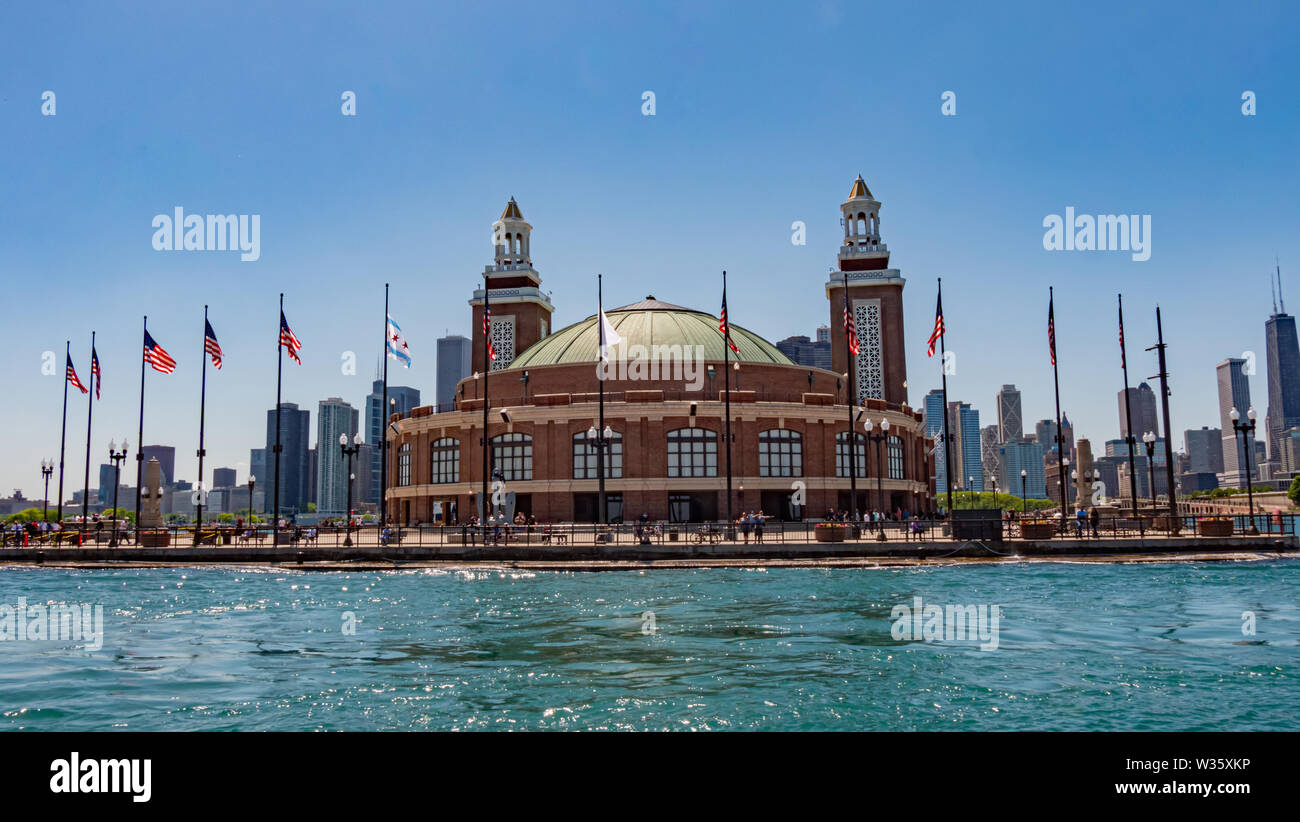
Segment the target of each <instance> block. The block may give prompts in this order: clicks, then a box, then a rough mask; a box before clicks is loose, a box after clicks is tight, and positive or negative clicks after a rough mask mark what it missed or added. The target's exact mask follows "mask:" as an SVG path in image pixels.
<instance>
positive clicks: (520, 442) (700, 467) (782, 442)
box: [397, 428, 906, 485]
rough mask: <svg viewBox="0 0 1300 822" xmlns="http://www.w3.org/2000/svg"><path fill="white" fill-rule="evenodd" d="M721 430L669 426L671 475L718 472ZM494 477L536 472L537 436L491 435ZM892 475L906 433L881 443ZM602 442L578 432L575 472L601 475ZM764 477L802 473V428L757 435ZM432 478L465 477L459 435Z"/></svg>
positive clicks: (857, 444) (618, 437)
mask: <svg viewBox="0 0 1300 822" xmlns="http://www.w3.org/2000/svg"><path fill="white" fill-rule="evenodd" d="M718 438H719V437H718V434H717V432H715V431H712V430H710V429H707V428H678V429H675V430H673V431H669V432H668V436H667V449H666V453H667V458H668V460H667V461H668V476H669V477H716V476H717V475H718ZM853 439H854V442H853V446H852V450H853V471H854V473H855V474H856V475H857V476H859V477H866V476H868V474H867V446H868V440H867V437H866V436H865V435H863V434H858V433H854V435H853ZM491 445H492V477H493V479H500V480H503V481H506V482H510V481H514V480H530V479H532V478H533V438H532V437H530V436H528V435H527V434H517V433H512V434H500V435H498V436H495V437H493V438H492V441H491ZM882 446H883V448H884V457H885V459H886V468H887V471H888V473H887V474H886V475H885V476H887V477H888V478H889V479H897V480H901V479H905V478H906V470H905V466H906V459H905V454H904V450H903V440H902V438H901V437H896V436H890V437H888V438H887V439H886V441H885V442H884V443H882ZM601 448H602V445H601V444H600V443H598V442H597V441H595V440H592V439H590V438H589V437H588V436H587V434H586V433H585V432H579V433H577V434H574V435H573V448H572V453H573V478H574V479H597V478H598V476H599V473H598V471H597V463H596V459H597V452H598V451H600V450H601ZM603 450H604V452H605V477H606V478H607V479H619V478H621V477H622V476H623V435H622V434H620V433H618V432H614V434H613V435H612V436H611V437H609V438H607V439H605V441H604V443H603ZM849 450H850V446H849V434H848V432H840V433H839V434H836V435H835V476H837V477H847V476H849ZM758 475H759V476H760V477H801V476H803V436H802V435H801V434H800V433H799V432H798V431H790V430H788V429H784V428H772V429H769V430H767V431H762V432H760V433H759V435H758ZM429 482H431V483H433V484H443V483H453V482H460V441H459V440H457V439H455V438H453V437H443V438H442V439H438V440H434V441H433V443H432V444H431V445H430V446H429ZM397 484H398V485H410V484H411V444H410V443H403V444H402V445H401V446H399V447H398V449H397Z"/></svg>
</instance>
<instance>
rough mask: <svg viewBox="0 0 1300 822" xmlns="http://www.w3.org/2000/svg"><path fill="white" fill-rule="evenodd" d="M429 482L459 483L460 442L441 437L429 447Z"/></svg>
mask: <svg viewBox="0 0 1300 822" xmlns="http://www.w3.org/2000/svg"><path fill="white" fill-rule="evenodd" d="M429 482H431V483H434V484H437V483H443V482H460V440H456V439H452V438H451V437H443V438H442V439H440V440H434V441H433V444H432V445H430V446H429Z"/></svg>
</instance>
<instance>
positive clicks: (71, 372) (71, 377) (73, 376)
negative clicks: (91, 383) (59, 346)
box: [68, 357, 90, 394]
mask: <svg viewBox="0 0 1300 822" xmlns="http://www.w3.org/2000/svg"><path fill="white" fill-rule="evenodd" d="M68 382H70V383H72V384H73V385H74V386H76V387H77V388H78V389H80V390H81V393H83V394H85V393H86V392H87V391H89V390H90V389H88V388H86V386H84V385H82V384H81V380H79V379H77V369H75V368H73V367H72V358H71V357H69V358H68Z"/></svg>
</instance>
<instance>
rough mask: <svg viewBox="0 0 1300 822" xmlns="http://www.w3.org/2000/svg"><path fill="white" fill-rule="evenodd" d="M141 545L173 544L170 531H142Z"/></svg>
mask: <svg viewBox="0 0 1300 822" xmlns="http://www.w3.org/2000/svg"><path fill="white" fill-rule="evenodd" d="M139 540H140V545H141V546H142V547H144V548H166V547H167V546H168V545H171V544H172V535H171V532H170V531H141V532H140V535H139Z"/></svg>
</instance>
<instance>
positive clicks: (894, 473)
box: [887, 436, 906, 480]
mask: <svg viewBox="0 0 1300 822" xmlns="http://www.w3.org/2000/svg"><path fill="white" fill-rule="evenodd" d="M887 445H888V447H889V478H890V479H899V480H901V479H906V477H905V476H904V474H906V471H905V470H904V462H903V439H902V437H892V436H891V437H890V438H889V442H888V443H887Z"/></svg>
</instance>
